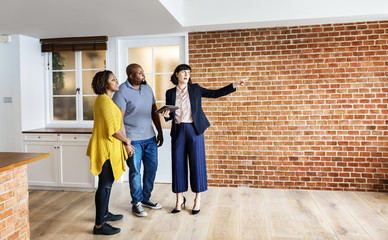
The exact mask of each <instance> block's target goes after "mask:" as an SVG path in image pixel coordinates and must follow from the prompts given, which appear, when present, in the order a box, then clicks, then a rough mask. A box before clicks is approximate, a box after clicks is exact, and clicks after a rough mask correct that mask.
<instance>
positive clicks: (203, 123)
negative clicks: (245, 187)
mask: <svg viewBox="0 0 388 240" xmlns="http://www.w3.org/2000/svg"><path fill="white" fill-rule="evenodd" d="M190 73H191V68H190V66H189V65H187V64H180V65H178V66H177V67H176V69H175V71H174V73H173V74H172V76H171V82H172V83H173V84H174V85H176V87H174V88H171V89H169V90H167V92H166V105H176V106H178V107H179V109H178V110H176V111H175V112H170V111H169V110H165V111H163V112H162V115H163V116H164V118H165V120H166V121H169V120H172V127H171V141H172V144H171V148H172V154H171V155H172V191H173V192H174V193H176V206H175V208H174V209H173V210H172V213H178V212H180V210H181V207H183V206H185V202H186V198H185V197H184V196H183V192H186V191H187V189H188V179H187V178H188V171H187V164H189V168H190V185H191V190H192V191H193V192H194V193H195V200H194V206H193V209H192V213H193V214H197V213H199V211H200V207H201V192H204V191H206V190H207V176H206V159H205V141H204V136H203V133H204V132H205V130H206V129H207V128H208V127H209V126H210V123H209V121H208V119H207V118H206V116H205V113H204V112H203V110H202V97H206V98H219V97H222V96H225V95H228V94H229V93H232V92H235V91H236V86H238V85H240V86H243V85H244V83H245V81H246V80H247V79H242V80H240V81H237V82H235V83H231V84H229V85H227V86H226V87H223V88H220V89H217V90H210V89H206V88H203V87H201V86H199V85H198V84H193V83H192V82H191V78H190ZM187 156H188V161H187Z"/></svg>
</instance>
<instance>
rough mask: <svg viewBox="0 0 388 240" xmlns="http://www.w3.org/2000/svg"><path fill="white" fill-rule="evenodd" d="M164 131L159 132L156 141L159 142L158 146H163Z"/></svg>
mask: <svg viewBox="0 0 388 240" xmlns="http://www.w3.org/2000/svg"><path fill="white" fill-rule="evenodd" d="M163 141H164V139H163V133H158V136H157V137H156V142H157V144H158V147H161V146H162V145H163Z"/></svg>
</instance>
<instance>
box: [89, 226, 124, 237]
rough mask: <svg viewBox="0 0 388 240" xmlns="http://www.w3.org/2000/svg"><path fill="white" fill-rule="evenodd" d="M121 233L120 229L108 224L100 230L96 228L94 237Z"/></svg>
mask: <svg viewBox="0 0 388 240" xmlns="http://www.w3.org/2000/svg"><path fill="white" fill-rule="evenodd" d="M120 231H121V230H120V228H115V227H112V226H111V225H109V224H107V223H105V224H104V225H102V226H101V227H100V228H96V226H94V228H93V234H94V235H114V234H117V233H119V232H120Z"/></svg>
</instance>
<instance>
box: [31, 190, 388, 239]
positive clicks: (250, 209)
mask: <svg viewBox="0 0 388 240" xmlns="http://www.w3.org/2000/svg"><path fill="white" fill-rule="evenodd" d="M194 196H195V195H194V194H193V193H192V192H190V191H189V192H187V193H185V197H186V199H187V203H186V208H185V209H182V211H181V212H180V213H178V214H172V213H171V210H172V209H173V208H174V207H175V194H174V193H172V192H171V185H170V184H155V188H154V191H153V194H152V197H151V198H152V200H154V201H156V202H159V203H160V204H161V205H162V206H163V208H162V209H160V210H151V209H146V210H147V212H148V216H147V217H145V218H139V217H136V216H134V215H133V214H132V212H131V211H132V210H131V204H130V201H131V198H130V193H129V189H128V183H115V184H113V188H112V193H111V198H110V211H111V212H113V213H120V214H123V215H124V219H123V220H120V221H117V222H111V224H112V225H113V226H115V227H119V228H121V233H120V234H117V235H114V236H109V237H106V236H94V235H93V234H92V229H93V225H94V218H95V206H94V193H91V192H62V191H39V190H30V199H29V207H30V226H31V239H34V240H36V239H37V240H40V239H77V240H88V239H97V240H98V239H117V240H120V239H129V238H130V239H144V240H145V239H147V240H148V239H167V240H170V239H173V240H181V239H185V240H186V239H189V240H197V239H199V240H203V239H212V240H213V239H233V240H235V239H243V240H246V239H271V240H292V239H341V240H348V239H349V240H350V239H351V240H354V239H374V240H380V239H387V238H386V236H388V234H387V230H388V193H359V192H330V191H296V190H269V189H248V188H215V187H210V188H209V189H208V191H206V192H205V193H203V194H202V201H201V212H200V213H199V214H198V215H195V216H193V215H192V214H191V209H192V207H193V203H194Z"/></svg>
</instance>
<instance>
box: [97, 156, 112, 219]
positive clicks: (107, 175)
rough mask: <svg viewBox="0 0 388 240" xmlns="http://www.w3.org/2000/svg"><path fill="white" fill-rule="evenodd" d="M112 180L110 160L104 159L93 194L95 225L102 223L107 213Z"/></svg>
mask: <svg viewBox="0 0 388 240" xmlns="http://www.w3.org/2000/svg"><path fill="white" fill-rule="evenodd" d="M113 182H114V177H113V170H112V165H111V164H110V160H109V159H108V160H106V161H105V163H104V165H103V166H102V170H101V173H100V174H99V175H98V188H97V191H96V196H95V204H96V222H95V223H96V225H103V224H104V217H105V215H107V214H108V212H109V210H108V205H109V197H110V190H111V189H112V184H113Z"/></svg>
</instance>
